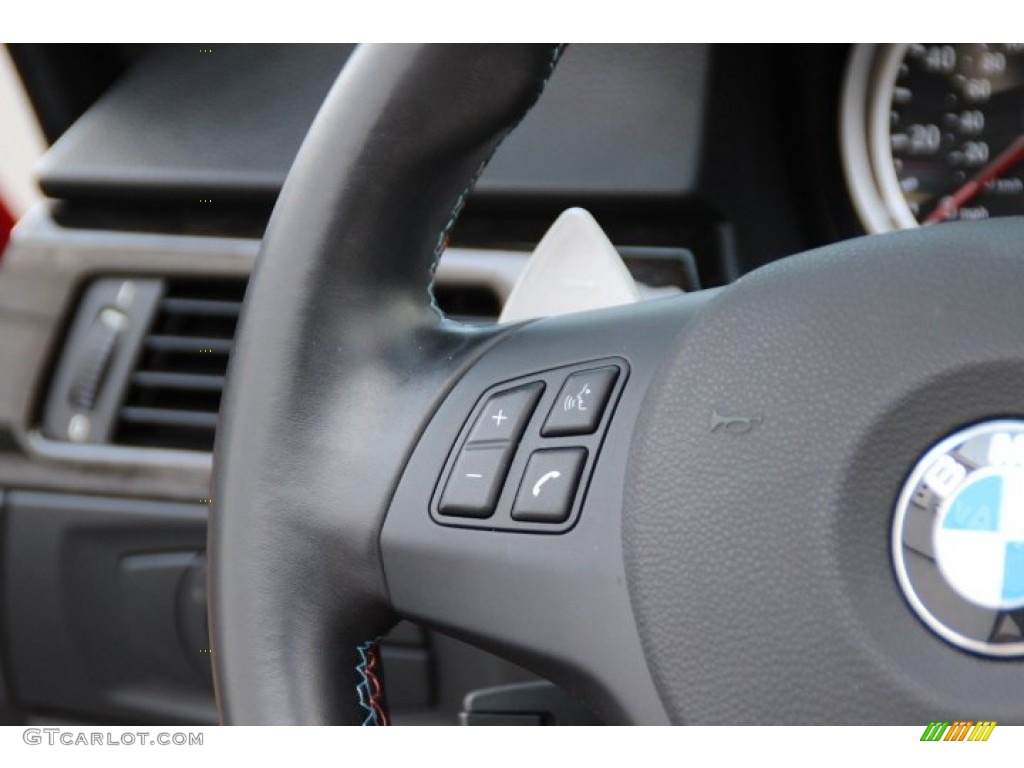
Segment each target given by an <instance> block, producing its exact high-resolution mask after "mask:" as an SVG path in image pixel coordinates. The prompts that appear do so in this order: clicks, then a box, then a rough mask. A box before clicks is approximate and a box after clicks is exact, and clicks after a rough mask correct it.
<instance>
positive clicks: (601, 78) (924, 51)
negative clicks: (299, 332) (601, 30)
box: [0, 44, 1024, 723]
mask: <svg viewBox="0 0 1024 768" xmlns="http://www.w3.org/2000/svg"><path fill="white" fill-rule="evenodd" d="M72 48H77V49H78V50H74V51H67V50H64V49H47V48H46V47H45V46H12V47H11V53H12V55H13V57H14V59H15V61H16V63H17V64H18V66H19V70H20V71H21V74H22V77H23V79H24V80H25V82H26V85H27V86H28V89H29V92H30V95H31V96H32V98H33V102H34V104H35V107H36V110H37V112H38V113H39V115H40V119H41V122H42V124H43V126H44V129H45V130H46V132H47V134H48V137H49V138H50V140H51V142H52V146H51V148H50V149H49V151H48V152H47V154H46V156H45V158H44V160H43V162H42V164H41V165H40V167H39V169H38V178H39V183H40V185H41V188H42V190H43V192H44V193H45V195H46V197H47V201H46V202H45V203H44V204H42V205H40V206H39V207H37V208H36V209H34V210H33V211H32V212H31V213H30V214H29V215H28V216H27V217H26V218H25V219H24V220H23V221H22V222H21V223H20V224H19V226H18V228H17V230H16V231H15V236H14V238H13V240H12V244H11V245H10V247H9V248H8V249H7V251H6V253H5V254H4V256H3V261H2V264H0V370H2V371H3V375H2V376H0V489H2V494H3V495H2V510H3V514H2V532H0V546H2V548H3V549H2V554H3V557H2V561H0V589H2V594H3V600H2V601H0V604H2V606H3V615H2V616H0V627H2V634H0V659H2V670H3V676H2V679H0V683H2V685H0V691H5V692H6V694H5V695H6V697H7V698H6V699H4V698H3V695H0V713H4V716H5V717H7V718H8V719H12V720H22V721H24V720H33V719H44V718H56V719H65V720H67V719H71V720H75V719H78V720H91V721H102V722H107V721H110V722H140V723H147V722H180V723H190V722H194V723H204V722H215V721H216V712H215V707H214V702H213V695H212V683H211V680H210V662H209V639H208V636H207V629H206V604H205V586H204V585H205V555H204V549H205V531H206V519H207V514H208V510H209V504H210V503H211V499H210V494H211V491H210V473H211V466H212V458H211V451H212V446H213V439H214V434H215V430H216V426H217V414H218V408H219V404H220V396H221V392H222V390H223V386H224V378H225V375H226V371H227V361H228V357H229V355H230V352H231V345H232V339H233V335H234V331H235V327H236V324H237V322H238V318H239V316H240V313H241V311H242V302H243V299H244V295H245V288H246V281H247V278H248V275H249V273H250V272H251V270H252V268H253V264H254V263H255V260H256V258H257V255H258V252H259V240H260V236H261V234H262V232H263V229H264V227H265V226H266V224H267V221H268V219H269V216H270V212H271V209H272V207H273V204H274V200H275V199H276V196H277V194H278V192H279V190H280V188H281V185H282V184H283V182H284V178H285V176H286V174H287V171H288V168H289V166H290V164H291V162H292V160H293V158H294V156H295V153H296V152H297V151H298V148H299V145H300V144H301V141H302V138H303V136H304V135H305V133H306V130H307V129H308V127H309V125H310V123H311V121H312V120H313V117H314V116H315V114H316V110H317V108H318V106H319V104H320V102H321V100H322V99H323V96H324V94H325V93H326V91H327V89H328V88H329V87H330V85H331V83H332V82H333V80H334V78H335V77H336V75H337V72H338V71H339V70H340V69H341V67H342V66H343V65H344V62H345V60H346V58H347V57H348V56H349V55H350V53H351V51H352V46H347V45H338V46H320V45H318V46H276V45H253V46H247V45H235V46H214V47H213V48H212V49H210V51H211V52H200V51H199V49H197V48H195V47H193V46H73V47H72ZM69 72H73V73H75V75H74V76H71V75H69V74H68V73H69ZM54 94H57V95H63V96H64V97H65V98H64V99H63V100H59V99H58V100H57V101H60V103H59V104H58V105H57V106H55V105H54V104H53V103H50V102H53V101H55V96H54ZM48 99H49V101H48ZM58 107H60V108H58ZM1022 135H1024V49H1022V48H1021V46H1018V45H1005V46H995V45H993V46H972V45H959V44H958V45H945V44H935V45H925V44H920V45H917V44H913V45H886V46H867V45H858V46H852V47H851V46H837V45H807V46H747V45H743V46H737V45H721V46H709V45H678V46H663V45H651V46H631V45H621V46H604V45H578V46H570V48H569V49H568V52H567V53H566V54H565V57H564V62H563V64H562V65H560V67H559V69H558V71H557V72H556V74H555V76H554V77H553V79H552V81H551V84H550V88H549V91H548V93H547V94H546V95H545V97H544V99H543V100H542V101H541V102H540V103H539V105H538V106H537V108H536V109H535V110H534V111H533V112H532V113H531V114H530V115H529V116H528V117H527V119H526V120H525V121H524V122H523V124H522V125H521V126H520V127H519V128H518V129H517V130H516V131H515V132H514V133H513V134H512V136H511V137H510V138H509V140H508V141H507V143H506V144H505V145H503V146H502V147H501V149H500V150H499V152H498V154H497V155H496V156H495V158H494V161H493V163H492V164H491V165H490V166H489V168H488V169H487V171H486V172H485V173H484V175H483V176H482V178H481V180H480V183H479V185H478V187H477V188H476V190H475V191H474V193H473V195H472V196H471V197H470V200H469V203H468V205H467V208H466V211H465V214H464V215H463V217H462V219H461V220H460V222H459V224H458V226H457V228H456V229H455V231H454V233H453V237H452V241H451V243H450V247H449V248H448V250H447V252H446V253H445V255H444V256H443V258H442V261H441V263H440V265H439V269H438V273H437V281H436V286H435V292H436V298H437V300H438V303H439V305H440V306H441V307H442V309H444V310H445V312H446V313H447V314H449V315H450V316H452V317H454V318H456V319H459V320H461V321H463V322H468V323H488V322H493V321H494V320H495V319H496V317H497V315H498V313H499V311H500V308H501V306H502V303H503V302H504V300H505V299H506V298H507V296H508V295H509V293H510V291H511V289H512V287H513V285H514V284H515V281H516V279H517V277H518V275H519V273H520V272H521V271H522V269H523V267H524V265H525V263H526V261H527V259H528V257H529V252H530V250H531V249H532V247H533V246H534V245H535V244H536V243H537V242H538V241H539V239H540V237H541V236H542V235H543V233H544V231H545V230H546V228H547V227H548V226H549V225H550V224H551V223H552V222H553V221H554V219H555V217H556V216H557V215H558V213H559V212H560V211H562V210H563V209H564V208H566V207H569V206H572V205H582V206H584V207H586V208H588V209H589V210H590V211H591V212H592V213H593V214H594V215H595V217H596V218H597V220H598V221H599V222H600V223H601V224H602V226H603V227H604V228H605V230H606V231H607V232H608V234H609V237H610V239H611V240H612V241H613V243H615V245H616V246H617V247H618V248H619V250H620V253H621V254H622V256H623V258H624V260H625V262H626V264H627V266H628V267H629V269H630V271H631V272H632V274H633V276H634V277H635V278H636V279H637V281H638V282H639V283H640V284H641V285H642V286H644V287H645V288H646V289H650V291H649V293H650V294H651V295H655V294H657V293H658V291H660V290H665V289H672V290H686V291H689V290H695V289H698V288H701V287H713V286H718V285H724V284H727V283H729V282H732V281H733V280H735V279H737V278H739V277H740V276H742V275H743V274H745V273H746V272H749V271H751V270H753V269H755V268H757V267H759V266H761V265H763V264H766V263H769V262H771V261H774V260H776V259H778V258H781V257H783V256H785V255H788V254H791V253H796V252H800V251H804V250H808V249H810V248H814V247H816V246H819V245H824V244H826V243H830V242H834V241H837V240H842V239H846V238H850V237H855V236H857V235H861V234H864V233H874V232H882V231H888V230H892V229H899V228H907V227H914V226H921V225H927V226H930V225H936V224H937V225H942V226H946V225H947V224H946V223H945V222H948V221H953V220H956V219H971V218H981V217H987V216H996V215H1008V214H1013V213H1020V212H1024V211H1022V208H1024V177H1022V169H1021V167H1020V162H1021V160H1022V159H1024V141H1022V139H1021V137H1022ZM385 669H386V670H387V671H386V674H387V676H388V686H389V696H390V697H391V698H392V704H393V706H394V708H395V710H396V716H395V719H396V721H397V722H454V721H455V718H456V715H457V714H458V713H459V712H460V711H462V708H463V698H464V697H465V696H466V695H467V694H469V693H470V692H472V691H479V690H481V689H490V688H495V687H500V686H503V685H507V684H508V683H511V682H521V681H527V680H534V678H533V677H532V676H531V675H530V674H529V673H528V672H526V671H525V670H521V669H518V668H515V667H512V666H511V665H509V664H507V663H505V662H503V661H501V660H499V659H497V658H496V657H492V656H489V655H488V654H485V653H482V652H480V651H477V650H475V649H472V648H471V647H469V646H467V645H464V644H462V643H459V642H457V641H456V640H454V639H451V638H447V637H445V636H444V635H443V634H440V633H436V632H432V631H427V630H425V629H424V628H421V627H416V626H413V625H402V626H400V627H399V628H398V629H397V630H396V631H395V632H394V633H393V635H392V637H391V638H390V640H389V642H388V643H387V645H386V648H385Z"/></svg>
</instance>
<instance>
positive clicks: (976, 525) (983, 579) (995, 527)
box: [892, 421, 1024, 657]
mask: <svg viewBox="0 0 1024 768" xmlns="http://www.w3.org/2000/svg"><path fill="white" fill-rule="evenodd" d="M892 555H893V564H894V566H895V568H896V577H897V579H898V580H899V583H900V586H901V587H902V588H903V592H904V594H905V595H906V597H907V600H908V601H909V603H910V605H911V607H912V608H913V609H914V611H915V612H916V613H917V615H918V616H919V617H920V618H921V620H922V621H924V623H925V624H927V625H928V626H929V627H930V628H931V629H932V630H933V631H934V632H935V633H936V634H938V635H939V636H941V637H942V638H944V639H945V640H947V641H949V642H950V643H953V644H954V645H957V646H959V647H960V648H964V649H966V650H969V651H973V652H975V653H982V654H987V655H991V656H1004V657H1006V656H1024V421H989V422H985V423H983V424H976V425H975V426H972V427H968V428H967V429H964V430H961V431H959V432H956V433H955V434H953V435H950V436H949V437H948V438H946V439H945V440H943V441H942V442H940V443H939V444H938V445H936V446H935V447H934V448H932V449H931V450H930V451H928V453H926V454H925V455H924V457H923V458H922V459H921V460H920V461H919V462H918V463H917V465H916V466H915V467H914V470H913V471H912V472H911V473H910V477H909V478H908V479H907V482H906V484H905V485H904V487H903V492H902V493H901V494H900V499H899V502H898V504H897V506H896V516H895V518H894V520H893V532H892Z"/></svg>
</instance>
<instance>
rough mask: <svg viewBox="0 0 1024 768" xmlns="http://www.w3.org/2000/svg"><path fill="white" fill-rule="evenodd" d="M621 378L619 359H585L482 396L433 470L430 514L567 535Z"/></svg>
mask: <svg viewBox="0 0 1024 768" xmlns="http://www.w3.org/2000/svg"><path fill="white" fill-rule="evenodd" d="M628 372H629V367H628V365H627V364H626V361H625V360H622V359H620V358H609V359H604V360H590V361H586V362H581V363H578V364H576V365H567V366H564V367H561V368H553V369H550V370H546V371H538V372H536V373H531V374H527V375H524V376H522V377H520V378H518V379H514V380H512V381H504V382H501V383H499V384H496V385H495V386H493V387H492V388H491V389H489V390H487V391H485V392H482V393H481V394H480V397H479V398H478V399H477V401H476V405H475V406H474V407H473V408H472V410H471V411H470V413H469V414H468V417H467V418H466V422H465V424H464V426H463V428H462V430H461V431H460V434H459V436H458V438H457V439H456V441H455V444H454V446H453V449H452V451H451V454H450V455H449V456H448V460H447V461H446V462H445V466H444V467H443V469H441V472H440V477H439V479H438V483H437V489H436V490H435V492H434V495H433V498H432V500H431V503H430V516H431V517H432V518H433V519H434V521H435V522H437V523H440V524H441V525H446V526H456V527H460V528H484V529H487V530H492V531H516V532H520V533H547V534H551V533H564V532H566V531H568V530H570V529H571V528H572V527H573V526H574V525H575V524H576V522H577V520H578V519H579V516H580V513H581V510H582V508H583V503H584V500H585V497H586V491H587V485H588V483H589V479H590V476H591V474H592V473H593V471H594V465H595V464H596V462H597V460H598V457H599V454H600V450H601V444H602V442H603V440H604V436H605V433H606V432H607V429H608V425H609V423H610V422H611V419H612V417H613V416H614V413H615V405H616V403H617V402H618V400H619V397H620V396H621V394H622V390H623V388H624V387H625V385H626V380H627V378H628Z"/></svg>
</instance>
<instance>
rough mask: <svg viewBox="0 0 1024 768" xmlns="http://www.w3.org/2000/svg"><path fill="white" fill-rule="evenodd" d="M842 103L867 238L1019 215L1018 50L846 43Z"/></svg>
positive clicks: (1021, 85)
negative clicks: (850, 47)
mask: <svg viewBox="0 0 1024 768" xmlns="http://www.w3.org/2000/svg"><path fill="white" fill-rule="evenodd" d="M842 104H843V109H842V115H841V121H840V132H841V148H842V156H843V165H844V171H845V173H846V178H847V182H848V185H849V188H850V193H851V199H852V201H853V203H854V206H855V207H856V209H857V212H858V214H859V215H860V218H861V221H862V222H863V223H864V226H865V228H866V229H867V230H868V231H869V232H884V231H887V230H891V229H900V228H904V229H905V228H908V227H916V226H919V225H930V224H937V223H940V222H944V221H954V220H969V219H986V218H990V217H992V216H1010V215H1015V214H1016V215H1020V214H1024V44H1021V43H1005V44H1004V43H989V44H981V43H978V44H973V43H972V44H961V43H912V44H908V45H879V46H874V45H858V46H854V48H853V51H852V54H851V57H850V63H849V66H848V68H847V73H846V80H845V85H844V93H843V101H842Z"/></svg>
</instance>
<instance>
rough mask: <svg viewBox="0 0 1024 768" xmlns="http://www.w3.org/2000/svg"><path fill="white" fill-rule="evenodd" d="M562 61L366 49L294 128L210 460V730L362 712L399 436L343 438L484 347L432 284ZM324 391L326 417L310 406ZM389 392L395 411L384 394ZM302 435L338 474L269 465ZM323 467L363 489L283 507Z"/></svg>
mask: <svg viewBox="0 0 1024 768" xmlns="http://www.w3.org/2000/svg"><path fill="white" fill-rule="evenodd" d="M560 52H561V47H560V46H557V45H523V46H519V45H516V46H475V45H458V46H429V45H396V46H364V47H362V48H361V49H359V50H358V51H357V52H356V53H355V54H354V55H353V56H352V58H351V60H350V61H349V63H348V64H347V65H346V67H345V69H344V72H343V73H342V75H341V76H340V77H339V80H338V82H337V83H336V84H335V86H334V87H333V88H332V90H331V92H330V94H329V95H328V97H327V99H326V101H325V103H324V106H323V107H322V109H321V111H320V113H319V114H318V116H317V118H316V120H315V122H314V124H313V126H312V128H311V129H310V132H309V135H308V136H307V139H306V141H305V143H304V144H303V147H302V149H301V151H300V153H299V155H298V157H297V159H296V161H295V164H294V166H293V168H292V170H291V172H290V174H289V176H288V180H287V182H286V184H285V186H284V188H283V190H282V192H281V195H280V198H279V200H278V203H277V206H276V208H275V211H274V214H273V216H272V219H271V222H270V224H269V226H268V229H267V232H266V235H265V237H264V240H263V245H262V250H261V254H260V256H259V260H258V263H257V267H256V269H255V272H254V275H253V278H252V280H251V282H250V284H249V288H248V292H247V297H246V308H245V311H244V314H243V317H242V319H241V322H240V330H239V333H238V336H237V339H236V344H235V347H234V350H233V355H232V360H231V366H230V375H229V381H230V382H231V383H230V384H229V386H228V389H227V393H226V396H225V399H224V403H225V405H224V408H223V409H222V414H221V422H220V426H219V430H218V438H217V445H216V450H215V457H216V459H215V465H216V477H215V485H214V499H215V507H214V512H213V515H212V524H211V529H210V539H211V547H210V549H211V553H212V565H211V605H212V610H211V634H212V642H213V645H214V648H215V649H217V654H216V660H215V662H214V666H215V674H216V680H217V691H218V701H219V706H220V709H221V714H222V719H223V720H224V721H226V722H229V723H362V722H364V721H365V720H366V719H367V716H368V714H369V713H368V711H367V710H366V708H365V707H364V706H363V705H362V704H360V701H359V698H358V695H357V693H356V690H357V687H358V686H359V685H361V684H363V683H364V680H363V678H362V675H361V673H360V672H358V671H357V667H358V666H359V665H360V664H361V663H362V658H361V656H360V649H361V648H363V647H364V646H365V644H366V643H367V641H372V640H373V639H374V638H375V637H376V636H377V635H378V634H380V633H381V632H382V631H384V630H386V629H387V628H388V626H389V625H390V624H391V623H392V622H393V620H394V619H393V614H392V612H391V611H390V610H389V608H388V597H387V588H386V585H385V583H384V578H383V574H382V572H381V567H380V564H379V560H380V558H379V547H378V541H377V535H378V531H379V527H380V522H381V520H382V519H383V516H384V514H385V511H386V505H387V502H388V500H389V499H390V496H391V492H392V491H393V488H394V486H395V484H396V483H397V477H398V475H399V473H400V471H401V468H402V464H403V460H404V459H405V458H406V457H405V456H404V455H403V451H405V450H407V445H406V442H405V440H404V439H402V440H386V439H378V440H375V441H373V442H363V443H361V444H358V445H354V444H352V443H349V442H348V441H349V439H350V438H349V437H347V436H350V435H363V436H366V437H364V438H361V440H362V439H368V438H369V437H370V436H372V435H374V434H375V433H377V434H381V435H386V434H389V432H390V431H394V432H397V433H398V434H400V435H402V436H403V438H404V437H405V436H406V435H408V434H415V433H417V432H419V431H420V430H422V427H423V425H422V423H421V422H422V419H423V417H424V414H425V413H428V412H429V407H428V406H429V404H430V403H432V402H433V401H435V400H436V398H437V397H438V393H439V392H443V391H444V390H445V388H446V384H445V382H446V380H448V379H450V377H452V376H453V374H455V373H456V372H457V370H458V367H457V365H456V366H453V365H451V364H450V361H451V360H452V359H458V358H460V357H467V356H468V355H469V354H470V353H471V351H472V350H473V349H474V348H475V347H476V346H478V345H480V344H483V343H486V334H474V333H471V332H468V331H466V330H465V329H462V328H459V327H457V326H456V325H454V324H450V323H446V322H444V321H443V320H442V319H441V317H440V315H439V313H438V312H436V311H435V310H434V308H433V306H432V299H431V295H430V291H429V283H430V278H431V275H432V271H433V268H434V265H435V263H436V260H437V257H438V256H439V253H440V251H441V249H442V248H443V247H444V244H445V240H446V238H447V236H448V232H449V230H450V229H451V226H452V224H453V223H454V220H455V217H456V216H457V215H458V213H459V211H460V209H461V207H462V205H463V203H464V201H465V197H466V194H467V193H468V191H469V189H470V188H471V187H472V185H473V183H474V182H475V180H476V178H477V176H478V175H479V173H480V171H481V170H482V168H483V166H484V165H485V164H486V161H487V160H488V159H489V158H490V156H491V155H492V154H493V152H494V150H495V148H496V147H497V145H498V143H499V142H500V141H501V139H502V138H503V137H504V135H505V134H506V133H507V132H508V131H509V130H511V128H512V127H513V126H514V125H515V124H516V123H517V122H518V121H519V120H520V119H521V118H522V116H523V115H524V114H525V112H526V111H527V109H529V107H530V106H531V105H532V104H533V102H534V101H535V100H536V99H537V97H538V96H539V94H540V91H541V90H542V89H543V87H544V84H545V82H546V80H547V78H548V77H549V76H550V75H551V72H552V70H553V68H554V66H555V64H556V62H557V60H558V57H559V55H560ZM438 361H444V365H440V364H439V362H438ZM410 377H415V378H416V379H417V381H415V382H413V384H414V385H415V387H414V388H415V389H416V390H417V391H416V392H415V393H413V392H411V391H410V388H409V387H406V386H405V385H406V384H408V383H409V382H408V379H409V378H410ZM324 381H330V382H332V385H333V387H334V394H335V397H336V401H335V402H334V403H332V404H331V406H330V410H331V413H325V412H314V413H310V412H309V411H308V410H307V408H308V406H310V405H311V404H315V405H322V404H321V403H320V402H319V401H320V400H321V399H322V392H321V391H320V390H319V387H320V386H321V385H322V383H323V382H324ZM239 382H241V383H239ZM399 386H401V387H402V392H403V401H404V402H405V403H406V404H407V406H408V407H405V408H398V407H395V406H394V404H393V403H389V402H388V395H389V394H390V393H393V392H394V391H396V390H397V389H398V387H399ZM414 398H419V399H418V400H417V399H414ZM386 404H387V405H388V407H387V408H386V409H385V405H386ZM385 410H386V417H385V413H384V412H385ZM309 443H319V444H322V445H323V446H324V448H325V452H324V453H323V454H322V455H323V456H324V457H325V458H326V457H327V456H328V455H329V456H330V457H331V458H330V462H331V464H333V466H309V465H305V466H282V465H281V464H280V460H281V458H282V457H285V456H287V455H288V453H289V451H288V450H287V449H288V446H293V447H296V448H297V447H298V446H302V445H308V444H309ZM328 444H329V445H328ZM292 455H294V456H299V455H303V456H304V459H303V460H304V461H305V460H306V459H308V455H306V452H305V450H296V452H295V453H294V454H292ZM338 472H341V473H344V474H345V475H347V476H349V477H351V478H353V479H358V481H359V483H360V491H359V493H358V497H355V496H353V495H348V496H346V497H343V498H318V499H316V500H315V501H311V500H310V498H309V497H306V498H305V499H304V500H303V501H301V502H299V503H296V502H297V501H299V497H300V496H305V494H306V491H307V490H309V489H310V488H313V487H320V488H323V489H327V488H329V487H334V488H337V486H336V485H334V484H333V483H327V482H324V475H325V474H326V475H328V476H329V475H333V474H336V473H338ZM353 482H355V480H353ZM325 537H326V538H329V539H330V540H332V541H334V542H335V543H336V549H335V550H334V552H333V555H332V558H331V559H330V560H328V561H324V560H316V561H313V562H310V559H309V557H310V548H309V546H308V542H309V539H310V538H313V539H315V540H318V541H321V542H322V541H323V540H324V538H325ZM332 576H333V578H332Z"/></svg>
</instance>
